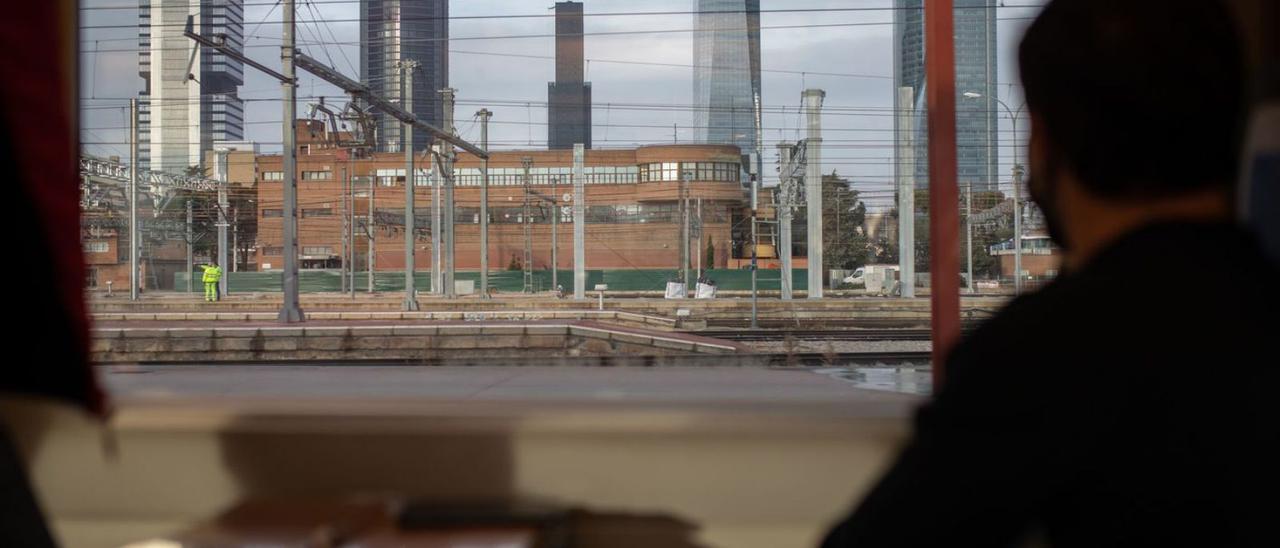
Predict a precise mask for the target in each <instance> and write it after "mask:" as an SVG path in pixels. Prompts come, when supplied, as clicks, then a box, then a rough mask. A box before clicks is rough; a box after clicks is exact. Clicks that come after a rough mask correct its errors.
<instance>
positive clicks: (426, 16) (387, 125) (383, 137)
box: [360, 0, 449, 152]
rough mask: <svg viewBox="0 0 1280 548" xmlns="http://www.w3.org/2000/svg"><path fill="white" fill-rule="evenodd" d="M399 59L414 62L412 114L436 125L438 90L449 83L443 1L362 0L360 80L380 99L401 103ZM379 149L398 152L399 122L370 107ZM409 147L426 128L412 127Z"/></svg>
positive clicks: (440, 112)
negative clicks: (411, 139)
mask: <svg viewBox="0 0 1280 548" xmlns="http://www.w3.org/2000/svg"><path fill="white" fill-rule="evenodd" d="M401 60H413V61H417V62H418V70H417V71H415V72H414V74H413V113H414V115H416V116H417V117H418V118H420V119H423V120H425V121H427V122H428V123H430V124H432V125H435V126H437V127H441V126H442V125H443V121H444V120H443V118H444V109H443V103H441V101H440V90H441V89H444V88H447V87H449V2H448V0H361V2H360V81H361V82H364V83H365V84H368V85H369V86H370V87H371V88H372V89H373V92H374V93H376V94H378V95H380V96H382V97H383V98H385V99H387V100H390V101H395V102H399V101H400V82H401V80H400V67H399V63H400V61H401ZM373 115H374V118H375V120H376V127H377V134H378V139H377V141H378V150H380V151H385V152H397V151H399V150H400V138H401V128H402V125H401V123H400V121H399V120H396V119H395V118H392V117H390V116H386V115H385V114H382V113H381V112H378V111H376V110H375V111H374V113H373ZM413 142H414V148H422V147H424V146H426V144H427V143H428V142H430V141H429V136H428V134H427V132H426V131H425V130H422V129H420V128H418V129H414V130H413Z"/></svg>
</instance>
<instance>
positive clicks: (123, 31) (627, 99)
mask: <svg viewBox="0 0 1280 548" xmlns="http://www.w3.org/2000/svg"><path fill="white" fill-rule="evenodd" d="M993 1H994V0H993ZM553 3H554V2H553V1H552V0H546V1H543V2H533V1H529V0H474V1H454V2H452V3H451V5H450V15H451V17H452V18H454V19H453V20H452V21H450V28H449V33H450V37H451V44H450V51H451V55H450V59H449V64H450V75H449V81H450V85H451V86H452V87H454V88H456V89H457V90H458V102H459V103H458V107H457V109H456V113H455V118H456V119H457V120H458V130H459V132H460V133H461V134H462V136H463V137H464V138H467V139H473V140H476V139H479V128H478V126H477V125H476V124H474V123H473V120H474V116H473V114H474V113H475V111H477V110H479V109H480V108H486V107H487V108H489V110H492V111H493V112H494V116H493V119H492V120H491V122H490V123H491V125H490V139H491V141H492V142H493V148H495V149H499V148H529V146H530V143H532V146H533V147H543V146H545V141H546V132H547V130H546V125H545V124H546V121H547V116H546V108H545V106H543V105H541V104H540V103H545V102H546V100H547V82H548V81H549V80H553V79H554V61H553V60H552V59H551V57H552V56H553V55H554V38H552V37H551V36H549V35H551V34H553V33H554V19H553V18H551V17H530V18H484V19H466V18H465V17H469V16H493V15H528V14H548V15H549V14H551V13H552V12H551V11H550V9H549V8H550V6H551V5H552V4H553ZM1014 3H1015V2H1009V4H1010V5H1012V4H1014ZM1033 3H1036V2H1017V4H1019V5H1022V4H1033ZM246 4H247V5H246V6H245V10H244V12H245V14H244V15H245V17H244V18H245V35H246V53H247V55H249V56H250V57H251V58H253V59H255V60H257V61H259V62H262V63H264V64H266V65H267V66H273V67H274V66H278V65H279V58H280V56H279V43H280V24H279V22H280V9H279V8H278V7H276V6H274V5H273V4H274V3H273V2H271V1H270V0H246ZM584 4H585V6H584V10H585V13H586V15H587V17H586V20H585V32H586V33H587V36H586V39H585V40H586V42H585V49H586V57H587V59H588V64H587V80H589V81H590V82H591V83H592V95H593V103H594V107H595V108H594V112H593V122H594V128H593V133H592V138H593V140H594V143H595V146H596V148H608V147H626V146H634V145H636V144H647V143H656V142H671V141H672V140H673V139H676V138H678V139H679V140H680V141H681V142H684V141H686V140H688V139H691V138H693V136H694V133H693V131H692V130H691V129H689V128H688V127H687V126H689V125H690V124H691V121H692V114H691V112H690V111H689V110H688V109H687V108H674V109H671V110H664V109H662V108H657V109H655V108H652V107H650V108H646V109H638V108H636V106H635V105H637V104H644V105H658V106H662V105H675V106H681V105H689V104H690V103H691V101H692V99H691V97H692V88H693V84H692V69H691V68H690V67H689V65H690V64H691V62H692V43H693V42H692V34H691V33H690V32H687V31H688V30H689V29H692V28H693V24H694V23H693V16H692V15H690V14H688V13H687V12H689V11H690V10H691V9H692V6H693V4H694V2H693V1H692V0H648V1H646V2H635V1H634V0H630V1H629V0H585V2H584ZM760 4H761V10H762V11H763V12H764V13H762V14H761V18H760V20H761V26H762V30H761V55H762V69H763V74H762V79H763V101H764V105H765V111H766V112H765V116H764V124H763V125H764V143H765V146H764V150H765V171H766V174H769V175H772V174H773V173H774V171H773V162H774V160H775V159H776V154H775V153H774V150H775V149H774V146H773V145H774V144H775V143H776V142H778V141H780V140H784V139H785V140H795V139H797V138H798V137H801V135H800V133H799V131H798V130H799V129H800V128H798V126H799V124H800V123H801V122H802V118H801V117H800V115H799V112H798V107H799V105H800V93H801V91H802V90H803V89H805V88H806V87H809V88H820V89H823V90H825V91H826V93H827V96H826V106H827V107H828V108H829V109H830V110H829V111H827V112H826V113H825V114H824V117H823V129H824V131H825V134H824V144H825V146H824V152H823V171H824V172H830V171H831V170H833V169H834V170H836V171H838V172H839V173H840V174H841V175H845V176H849V177H851V178H852V179H853V180H854V183H855V187H856V188H857V189H858V190H860V191H862V192H863V193H864V196H865V197H866V198H868V199H869V201H870V202H872V205H873V206H880V205H882V204H883V203H884V201H883V197H884V196H886V195H887V194H888V193H889V192H891V187H890V185H889V181H890V178H891V176H892V165H891V158H892V150H891V149H890V148H888V147H889V145H890V144H891V140H892V128H893V121H892V116H891V114H892V113H891V110H892V106H893V104H892V87H893V83H892V79H891V75H892V64H891V57H892V44H891V37H892V26H891V25H890V24H889V23H890V22H891V21H892V19H893V14H892V12H891V11H890V10H888V9H885V8H887V7H889V6H890V5H891V4H892V1H891V0H860V1H855V0H844V1H837V0H763V1H762V2H761V3H760ZM81 6H82V8H87V9H82V10H81V12H80V13H81V21H80V25H81V27H82V30H81V51H82V52H83V53H82V60H81V83H82V85H81V94H82V98H83V99H82V109H83V110H82V112H81V115H82V119H81V124H82V128H83V129H82V132H81V140H82V141H83V142H84V143H85V145H84V149H85V151H86V152H88V153H91V154H98V155H104V156H106V155H118V156H121V157H123V158H127V157H128V150H127V149H128V147H127V146H126V145H125V144H124V143H126V142H127V138H126V132H125V130H124V127H125V126H126V123H125V122H126V116H127V114H126V111H125V109H124V108H123V107H125V106H126V105H127V100H128V98H130V97H133V96H135V95H136V94H137V92H138V91H139V90H140V89H142V79H141V78H140V77H139V76H138V64H137V63H138V59H137V54H136V52H137V27H136V25H137V22H138V18H137V2H136V1H124V0H82V2H81ZM100 8H119V9H100ZM833 8H835V9H846V8H870V9H860V10H857V11H809V12H794V13H769V12H768V10H771V9H775V10H776V9H833ZM313 10H314V11H313ZM661 11H674V12H682V13H680V14H676V15H643V16H641V15H627V16H603V15H602V16H592V15H591V14H593V13H599V14H604V13H609V14H612V13H634V12H661ZM1034 13H1035V10H1034V9H1028V8H1017V7H1002V8H1001V9H999V10H998V11H997V18H998V19H1000V21H999V22H998V26H997V29H998V43H999V56H1000V60H999V62H1000V72H999V81H1000V82H1002V83H1006V82H1016V77H1017V75H1016V70H1015V68H1014V65H1015V63H1014V53H1015V52H1016V43H1017V40H1018V37H1019V36H1020V34H1021V32H1022V29H1023V28H1024V27H1025V25H1026V24H1027V22H1028V21H1027V18H1028V17H1029V16H1031V15H1034ZM313 14H318V15H319V18H321V19H323V20H325V21H326V22H327V23H326V24H323V25H318V24H313V23H300V24H299V30H298V40H299V41H300V43H304V44H305V43H307V42H314V41H316V40H317V39H319V40H321V41H324V42H327V44H325V45H304V46H303V51H305V52H306V53H308V54H310V55H311V56H312V57H315V58H317V59H320V60H321V61H323V62H326V63H330V62H331V63H332V64H333V66H334V67H335V68H337V69H338V70H340V71H342V72H344V73H346V74H347V75H348V76H351V77H354V78H358V77H359V75H358V74H357V70H358V67H359V53H360V52H359V46H358V45H357V44H358V29H359V24H358V23H357V22H356V19H357V18H358V17H359V12H358V2H357V0H351V1H350V2H344V1H342V0H316V2H315V3H314V4H311V3H310V2H303V1H299V2H298V19H299V21H312V20H315V19H317V17H316V16H315V15H313ZM815 25H825V26H815ZM833 25H839V26H833ZM104 26H107V27H110V26H118V27H120V28H101V27H104ZM797 26H800V27H803V28H794V27H797ZM85 27H98V28H85ZM770 27H792V28H770ZM617 31H631V32H634V31H661V32H653V33H636V34H621V35H592V33H605V32H617ZM679 31H685V32H679ZM519 35H539V36H536V37H525V38H514V37H512V36H519ZM335 38H336V40H335ZM333 42H338V43H340V44H343V45H333ZM512 54H514V55H518V56H519V57H516V56H512ZM609 61H631V62H643V63H655V64H658V65H654V64H632V63H616V62H609ZM661 64H666V65H676V66H660V65H661ZM781 71H789V72H781ZM794 71H800V72H805V73H807V74H795V73H794ZM814 73H834V74H839V75H831V74H827V75H824V74H814ZM299 74H300V75H301V79H300V85H299V89H298V103H299V113H300V114H302V115H305V112H306V110H305V109H306V104H307V102H309V101H314V98H315V97H317V96H321V95H323V96H327V97H328V99H327V102H331V103H336V104H338V105H341V104H343V103H344V102H345V99H344V98H343V97H342V94H341V93H340V92H339V90H338V89H337V88H335V87H333V86H331V85H329V84H327V83H324V82H322V81H320V80H318V79H316V78H314V77H312V76H311V75H309V74H306V73H304V72H302V71H299ZM240 96H241V97H242V98H243V99H246V104H245V117H246V127H245V133H246V135H245V137H246V139H247V140H252V141H257V142H259V143H261V145H262V149H263V150H264V151H273V150H279V142H280V117H281V111H280V106H279V102H278V99H279V97H280V86H279V85H278V84H277V83H276V82H275V81H274V80H272V79H271V78H270V77H267V76H264V75H262V74H260V73H257V72H256V71H255V70H253V69H252V68H249V67H246V68H245V84H244V85H243V86H242V87H241V88H240ZM1000 97H1001V99H1003V100H1005V101H1006V102H1008V103H1010V104H1011V105H1012V106H1014V107H1015V108H1016V107H1017V105H1018V104H1020V102H1021V99H1020V97H1019V96H1018V94H1017V88H1016V87H1015V86H1008V85H1002V86H1000ZM526 102H527V103H528V105H527V106H526V105H525V104H522V103H526ZM615 105H616V106H615ZM1000 118H1001V129H1000V137H1001V143H1000V152H1001V154H1000V162H1001V166H1002V169H1001V172H1002V173H1007V172H1008V171H1009V166H1010V165H1011V163H1012V162H1011V158H1010V155H1011V152H1012V149H1011V148H1010V145H1009V143H1008V139H1007V137H1008V136H1009V135H1010V131H1011V128H1012V126H1011V125H1010V122H1009V120H1008V119H1007V117H1006V116H1003V115H1002V116H1001V117H1000ZM634 126H651V127H634ZM1025 126H1026V122H1025V119H1023V120H1021V121H1020V126H1019V128H1020V129H1021V130H1024V131H1025V129H1026V127H1025ZM766 182H767V183H769V182H771V181H769V180H768V179H766Z"/></svg>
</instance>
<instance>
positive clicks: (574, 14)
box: [547, 2, 591, 150]
mask: <svg viewBox="0 0 1280 548" xmlns="http://www.w3.org/2000/svg"><path fill="white" fill-rule="evenodd" d="M555 9H556V81H554V82H548V83H547V147H548V148H550V149H552V150H564V149H573V145H574V144H576V143H582V144H583V146H585V147H586V148H591V82H586V81H584V71H583V64H584V57H583V35H582V31H583V25H582V3H581V2H556V7H555Z"/></svg>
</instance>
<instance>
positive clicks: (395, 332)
mask: <svg viewBox="0 0 1280 548" xmlns="http://www.w3.org/2000/svg"><path fill="white" fill-rule="evenodd" d="M92 345H93V346H92V355H93V359H94V361H95V362H97V363H104V364H110V363H148V362H151V363H154V362H164V363H213V362H257V361H349V360H394V361H409V362H422V363H435V362H444V361H449V362H450V363H457V362H465V361H467V360H476V361H490V362H491V361H492V360H494V359H501V358H521V359H527V358H581V357H600V358H614V357H626V356H633V357H653V356H681V355H706V354H733V353H739V352H742V351H744V350H745V347H742V346H741V345H738V344H735V343H729V342H724V341H716V340H715V339H707V338H702V337H692V336H686V335H677V334H670V333H663V332H656V331H649V332H646V331H640V330H621V329H616V328H611V327H609V326H605V325H596V324H587V323H577V322H575V323H565V324H484V323H476V324H460V325H459V324H454V325H352V326H315V327H208V328H198V327H169V328H137V327H124V328H99V329H94V330H93V343H92Z"/></svg>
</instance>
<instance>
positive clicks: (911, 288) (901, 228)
mask: <svg viewBox="0 0 1280 548" xmlns="http://www.w3.org/2000/svg"><path fill="white" fill-rule="evenodd" d="M898 105H899V108H900V110H899V111H898V127H899V131H898V133H899V135H898V146H897V147H896V149H897V155H898V162H897V164H898V170H897V176H898V278H899V280H900V281H901V287H902V296H903V297H904V298H912V297H915V296H916V150H915V132H914V129H913V126H914V123H915V90H913V89H912V88H911V87H909V86H904V87H901V88H898Z"/></svg>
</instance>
